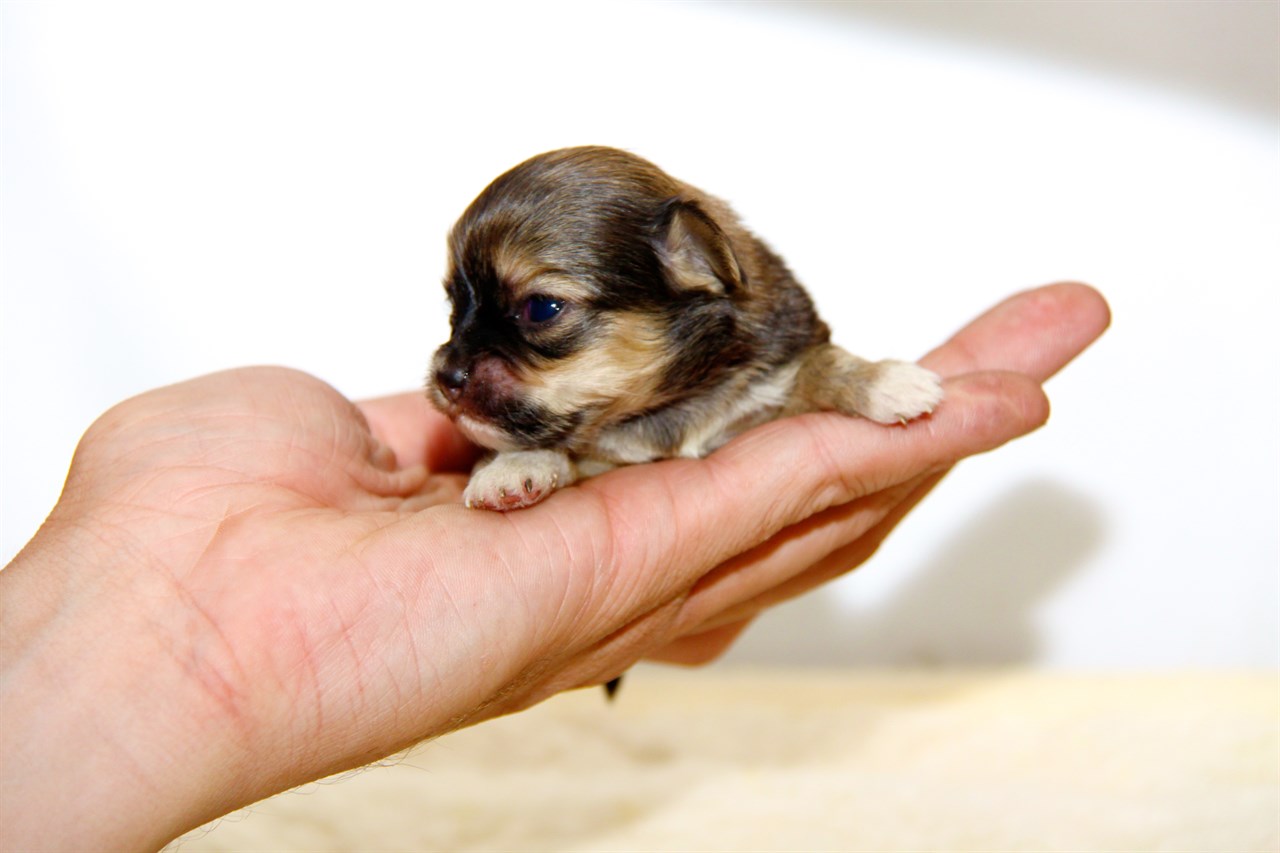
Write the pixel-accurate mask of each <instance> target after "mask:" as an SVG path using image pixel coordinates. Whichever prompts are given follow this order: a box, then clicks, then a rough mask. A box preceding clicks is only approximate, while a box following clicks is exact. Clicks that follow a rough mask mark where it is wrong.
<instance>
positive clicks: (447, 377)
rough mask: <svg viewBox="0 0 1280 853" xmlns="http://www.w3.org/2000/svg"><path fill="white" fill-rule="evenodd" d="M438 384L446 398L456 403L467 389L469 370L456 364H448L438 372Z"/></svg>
mask: <svg viewBox="0 0 1280 853" xmlns="http://www.w3.org/2000/svg"><path fill="white" fill-rule="evenodd" d="M436 384H437V385H439V386H440V390H441V391H443V392H444V395H445V396H446V397H448V398H449V399H450V400H451V401H454V402H456V401H457V399H458V398H459V397H461V396H462V391H463V389H464V388H466V387H467V370H466V368H464V367H460V366H458V365H456V364H446V365H445V366H444V367H442V368H440V369H439V370H437V371H436Z"/></svg>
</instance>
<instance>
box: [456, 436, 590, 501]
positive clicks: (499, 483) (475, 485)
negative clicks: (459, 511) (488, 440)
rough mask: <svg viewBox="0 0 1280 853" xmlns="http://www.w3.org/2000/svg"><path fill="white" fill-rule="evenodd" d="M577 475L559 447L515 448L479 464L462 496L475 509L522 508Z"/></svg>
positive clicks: (572, 479)
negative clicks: (546, 448) (553, 448)
mask: <svg viewBox="0 0 1280 853" xmlns="http://www.w3.org/2000/svg"><path fill="white" fill-rule="evenodd" d="M575 479H576V477H575V476H574V467H573V463H572V462H571V461H570V460H569V457H568V456H566V455H565V454H564V453H561V452H560V451H559V450H513V451H508V452H506V453H499V454H498V455H497V456H495V457H493V458H492V459H490V460H488V461H487V462H482V463H480V464H479V465H478V466H476V469H475V470H474V471H472V472H471V480H470V482H468V483H467V488H466V490H465V491H464V492H463V493H462V499H463V501H465V502H466V505H467V506H468V507H472V508H474V509H492V510H498V511H500V512H505V511H506V510H509V509H523V508H524V507H527V506H533V505H534V504H536V503H537V502H538V501H540V500H543V499H544V498H546V497H547V496H548V495H550V494H551V493H552V492H554V491H555V490H556V489H559V488H562V487H564V486H567V485H569V484H570V483H572V482H573V481H574V480H575Z"/></svg>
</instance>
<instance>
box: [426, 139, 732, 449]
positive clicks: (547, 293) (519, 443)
mask: <svg viewBox="0 0 1280 853" xmlns="http://www.w3.org/2000/svg"><path fill="white" fill-rule="evenodd" d="M739 228H740V226H738V224H737V222H736V219H734V218H733V214H732V213H731V212H730V211H729V210H728V208H727V207H725V206H724V205H723V204H722V203H720V202H718V201H716V200H715V199H712V198H710V197H708V196H705V195H703V194H701V193H699V192H698V191H697V190H694V189H693V188H691V187H688V186H686V185H684V184H681V183H680V182H678V181H676V180H674V179H672V178H671V177H669V176H668V175H666V174H665V173H663V172H662V171H661V170H659V169H658V168H657V167H655V166H653V165H652V164H650V163H648V162H647V161H645V160H642V159H640V158H638V157H635V156H633V155H630V154H627V153H625V152H622V151H617V150H614V149H610V148H570V149H564V150H560V151H552V152H550V153H547V154H542V155H539V156H537V157H534V158H532V159H531V160H528V161H526V162H524V163H522V164H520V165H519V166H516V167H515V168H514V169H512V170H511V171H509V172H507V173H506V174H504V175H502V176H501V177H499V178H498V179H497V180H495V181H494V182H493V183H492V184H490V185H489V186H488V187H487V188H486V189H485V190H484V192H482V193H481V194H480V196H479V197H478V198H476V200H475V201H474V202H472V204H471V206H470V207H468V208H467V210H466V212H465V213H463V215H462V217H461V219H460V220H459V221H458V223H457V224H456V225H455V226H454V228H453V231H452V233H451V234H450V238H449V269H448V271H447V274H446V277H445V289H446V291H447V293H448V296H449V299H450V302H451V304H452V317H451V324H452V333H451V336H450V338H449V341H448V342H447V343H446V344H445V345H444V346H442V347H440V349H439V350H438V351H437V352H436V354H435V357H434V359H433V361H432V366H431V374H430V377H429V381H428V386H429V387H428V392H429V395H430V397H431V399H432V401H433V402H434V403H435V405H436V406H437V407H438V408H440V409H441V410H442V411H443V412H445V413H446V414H448V415H449V416H450V417H452V418H454V420H455V421H456V422H457V423H458V425H459V426H460V427H461V429H462V430H463V432H464V433H465V434H466V435H467V436H468V437H469V438H471V439H472V440H473V441H475V442H476V443H478V444H481V445H483V446H486V447H489V448H492V449H495V450H513V449H521V448H533V447H564V448H566V449H571V450H572V449H582V448H584V447H586V446H589V445H590V443H591V441H592V440H593V439H594V437H595V436H596V435H598V434H599V431H600V430H601V429H604V428H606V427H608V426H610V425H612V424H617V423H621V422H623V421H625V420H627V419H628V418H632V417H634V416H636V415H640V414H643V413H646V412H652V411H655V410H657V409H660V408H661V407H663V406H665V405H668V404H670V403H672V402H674V401H676V400H679V399H683V398H685V397H687V396H689V395H691V394H696V393H698V391H699V390H700V389H701V388H703V387H705V386H707V385H708V384H709V383H712V382H714V381H715V379H716V377H717V375H718V374H719V373H720V372H722V371H723V370H726V369H728V368H730V367H732V366H733V365H734V363H736V362H741V361H742V360H743V359H744V358H747V357H748V356H749V354H748V353H744V352H742V348H743V344H742V342H741V340H740V338H741V335H740V334H739V317H738V310H737V306H738V303H740V302H741V301H742V299H743V292H744V291H745V288H746V285H747V283H746V281H745V276H744V273H743V268H742V266H741V265H740V263H739V258H738V255H737V254H735V250H734V245H733V242H734V241H733V239H732V238H731V236H730V234H731V233H734V232H736V231H737V230H738V229H739Z"/></svg>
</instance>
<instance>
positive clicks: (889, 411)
mask: <svg viewBox="0 0 1280 853" xmlns="http://www.w3.org/2000/svg"><path fill="white" fill-rule="evenodd" d="M941 401H942V380H941V379H939V378H938V374H936V373H934V372H933V371H932V370H925V369H924V368H923V367H921V366H920V365H918V364H911V363H910V362H906V361H881V362H878V363H877V364H876V377H875V381H874V383H873V384H872V385H871V387H870V388H868V389H867V405H866V410H865V411H863V412H861V414H862V415H863V416H864V417H866V418H869V419H870V420H873V421H875V422H877V423H882V424H894V423H906V422H907V421H909V420H911V419H912V418H918V417H920V416H921V415H923V414H927V413H929V412H932V411H933V410H934V408H935V407H936V406H937V405H938V403H940V402H941Z"/></svg>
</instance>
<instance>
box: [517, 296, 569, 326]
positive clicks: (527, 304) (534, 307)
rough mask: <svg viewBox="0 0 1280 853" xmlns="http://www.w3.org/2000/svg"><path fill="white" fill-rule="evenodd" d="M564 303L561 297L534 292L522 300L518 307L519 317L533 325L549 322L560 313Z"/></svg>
mask: <svg viewBox="0 0 1280 853" xmlns="http://www.w3.org/2000/svg"><path fill="white" fill-rule="evenodd" d="M566 304H567V303H566V302H565V301H564V300H563V299H557V298H555V297H554V296H544V295H543V294H541V293H536V294H534V295H533V296H530V297H529V298H528V299H526V300H525V301H524V305H522V306H521V308H520V319H521V320H524V321H525V322H526V323H533V324H534V325H541V324H542V323H549V322H550V321H552V320H554V319H555V318H556V317H558V316H559V315H560V312H561V311H563V310H564V308H565V305H566Z"/></svg>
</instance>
